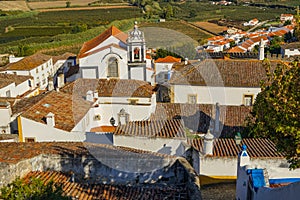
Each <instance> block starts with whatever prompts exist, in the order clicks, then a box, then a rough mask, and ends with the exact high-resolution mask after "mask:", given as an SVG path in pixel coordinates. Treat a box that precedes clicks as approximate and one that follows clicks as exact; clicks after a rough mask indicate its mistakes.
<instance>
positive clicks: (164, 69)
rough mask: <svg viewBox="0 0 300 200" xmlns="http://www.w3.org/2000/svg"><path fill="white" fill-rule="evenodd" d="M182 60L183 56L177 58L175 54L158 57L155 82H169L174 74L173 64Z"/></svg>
mask: <svg viewBox="0 0 300 200" xmlns="http://www.w3.org/2000/svg"><path fill="white" fill-rule="evenodd" d="M180 62H181V58H175V57H173V56H166V57H165V58H158V59H157V60H156V61H155V82H156V83H158V84H164V83H166V82H168V80H170V78H171V75H172V67H173V64H174V63H180Z"/></svg>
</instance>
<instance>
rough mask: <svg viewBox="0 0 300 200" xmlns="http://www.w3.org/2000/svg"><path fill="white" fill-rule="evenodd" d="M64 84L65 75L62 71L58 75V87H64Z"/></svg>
mask: <svg viewBox="0 0 300 200" xmlns="http://www.w3.org/2000/svg"><path fill="white" fill-rule="evenodd" d="M64 85H65V75H64V74H63V73H62V74H59V75H58V76H57V87H58V88H62V87H64Z"/></svg>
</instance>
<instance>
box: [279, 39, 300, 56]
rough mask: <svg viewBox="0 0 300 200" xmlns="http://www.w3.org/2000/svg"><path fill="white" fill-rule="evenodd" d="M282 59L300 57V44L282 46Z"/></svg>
mask: <svg viewBox="0 0 300 200" xmlns="http://www.w3.org/2000/svg"><path fill="white" fill-rule="evenodd" d="M281 55H282V57H288V58H289V57H291V56H300V42H293V43H288V44H284V45H282V46H281Z"/></svg>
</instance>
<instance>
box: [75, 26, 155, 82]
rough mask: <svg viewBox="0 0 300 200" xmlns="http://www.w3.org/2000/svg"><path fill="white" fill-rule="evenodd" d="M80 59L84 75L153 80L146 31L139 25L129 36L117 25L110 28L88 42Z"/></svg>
mask: <svg viewBox="0 0 300 200" xmlns="http://www.w3.org/2000/svg"><path fill="white" fill-rule="evenodd" d="M78 58H79V73H80V77H82V78H110V77H115V78H120V79H137V80H143V81H147V82H153V78H152V75H153V69H152V67H151V65H150V66H147V65H146V63H147V62H146V59H147V58H146V42H145V38H144V34H143V32H141V31H140V30H139V29H138V27H137V24H135V26H134V30H133V31H131V32H129V34H128V35H127V34H125V33H124V32H122V31H120V30H119V29H117V28H116V27H115V26H112V27H110V28H109V29H107V30H106V31H104V32H103V33H102V34H100V35H99V36H97V37H95V38H93V39H92V40H90V41H87V42H85V43H84V44H83V46H82V48H81V50H80V52H79V55H78ZM148 63H149V62H148Z"/></svg>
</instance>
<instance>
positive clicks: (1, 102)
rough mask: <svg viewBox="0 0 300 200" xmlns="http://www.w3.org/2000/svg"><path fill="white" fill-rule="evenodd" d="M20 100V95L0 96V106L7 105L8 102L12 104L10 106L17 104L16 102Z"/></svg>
mask: <svg viewBox="0 0 300 200" xmlns="http://www.w3.org/2000/svg"><path fill="white" fill-rule="evenodd" d="M18 100H19V97H17V98H14V97H0V107H1V105H2V106H4V107H6V105H7V103H9V104H10V107H12V106H13V105H15V103H16V102H17V101H18Z"/></svg>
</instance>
